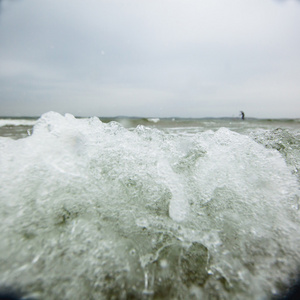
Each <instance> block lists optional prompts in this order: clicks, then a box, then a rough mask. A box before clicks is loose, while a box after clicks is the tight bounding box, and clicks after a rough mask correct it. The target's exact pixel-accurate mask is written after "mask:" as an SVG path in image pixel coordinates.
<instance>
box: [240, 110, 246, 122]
mask: <svg viewBox="0 0 300 300" xmlns="http://www.w3.org/2000/svg"><path fill="white" fill-rule="evenodd" d="M241 118H242V120H245V113H244V112H243V111H241Z"/></svg>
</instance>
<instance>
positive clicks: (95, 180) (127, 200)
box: [0, 112, 300, 300]
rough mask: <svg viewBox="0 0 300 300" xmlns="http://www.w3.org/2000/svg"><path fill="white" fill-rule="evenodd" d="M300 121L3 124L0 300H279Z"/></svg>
mask: <svg viewBox="0 0 300 300" xmlns="http://www.w3.org/2000/svg"><path fill="white" fill-rule="evenodd" d="M299 168H300V119H251V118H248V119H247V118H246V119H245V120H240V119H238V118H205V119H184V118H129V117H116V118H107V117H106V118H101V117H100V118H99V117H91V118H80V117H74V116H73V115H71V114H65V115H61V114H59V113H56V112H48V113H45V114H43V115H41V116H40V117H38V118H25V117H21V118H13V117H12V118H7V117H5V118H0V274H1V276H0V292H1V291H8V292H11V293H16V294H18V295H20V297H22V299H24V300H25V299H35V300H42V299H43V300H45V299H46V300H47V299H49V300H60V299H62V300H63V299H72V300H77V299H78V300H79V299H97V300H98V299H100V300H101V299H147V300H148V299H149V300H152V299H203V300H211V299H216V300H217V299H220V300H221V299H226V300H235V299H255V300H256V299H282V297H284V295H285V294H286V293H288V292H289V291H290V289H291V287H292V286H293V285H294V284H295V282H296V281H297V280H298V275H299V273H300V210H299V205H300V190H299V188H300V175H299Z"/></svg>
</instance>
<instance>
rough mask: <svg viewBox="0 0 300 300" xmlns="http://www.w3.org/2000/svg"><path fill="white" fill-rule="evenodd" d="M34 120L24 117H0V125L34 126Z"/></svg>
mask: <svg viewBox="0 0 300 300" xmlns="http://www.w3.org/2000/svg"><path fill="white" fill-rule="evenodd" d="M35 123H36V120H24V119H0V127H3V126H34V124H35Z"/></svg>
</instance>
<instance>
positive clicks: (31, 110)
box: [0, 0, 300, 118]
mask: <svg viewBox="0 0 300 300" xmlns="http://www.w3.org/2000/svg"><path fill="white" fill-rule="evenodd" d="M50 110H52V111H57V112H60V113H66V112H69V113H72V114H74V115H77V116H94V115H97V116H117V115H127V116H152V117H171V116H180V117H221V116H229V117H231V116H238V114H239V111H240V110H244V111H245V113H246V116H252V117H257V118H281V117H282V118H283V117H287V118H299V117H300V1H298V0H281V1H280V0H277V1H276V0H42V1H41V0H2V1H1V0H0V115H2V116H4V115H11V116H21V115H23V116H24V115H27V116H38V115H40V114H42V113H44V112H47V111H50Z"/></svg>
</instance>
